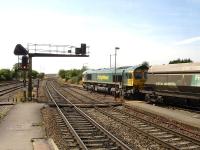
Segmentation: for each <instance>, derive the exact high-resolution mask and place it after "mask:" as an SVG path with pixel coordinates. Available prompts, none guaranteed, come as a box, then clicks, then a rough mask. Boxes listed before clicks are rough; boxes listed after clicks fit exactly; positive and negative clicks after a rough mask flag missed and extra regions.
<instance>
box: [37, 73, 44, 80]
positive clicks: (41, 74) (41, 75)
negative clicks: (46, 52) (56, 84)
mask: <svg viewBox="0 0 200 150" xmlns="http://www.w3.org/2000/svg"><path fill="white" fill-rule="evenodd" d="M44 76H45V73H43V72H41V73H39V74H38V75H37V77H38V78H39V79H43V78H44Z"/></svg>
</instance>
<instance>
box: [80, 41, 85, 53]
mask: <svg viewBox="0 0 200 150" xmlns="http://www.w3.org/2000/svg"><path fill="white" fill-rule="evenodd" d="M81 54H82V55H85V54H86V44H84V43H81Z"/></svg>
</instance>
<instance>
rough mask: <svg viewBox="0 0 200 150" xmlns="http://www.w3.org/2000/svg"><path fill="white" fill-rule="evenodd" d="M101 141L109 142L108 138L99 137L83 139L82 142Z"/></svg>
mask: <svg viewBox="0 0 200 150" xmlns="http://www.w3.org/2000/svg"><path fill="white" fill-rule="evenodd" d="M100 142H101V143H102V142H109V139H107V138H105V139H103V138H101V139H85V140H84V143H100Z"/></svg>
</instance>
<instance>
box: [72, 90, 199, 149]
mask: <svg viewBox="0 0 200 150" xmlns="http://www.w3.org/2000/svg"><path fill="white" fill-rule="evenodd" d="M69 89H70V90H71V91H74V92H76V93H79V92H77V91H75V90H72V89H71V88H69ZM79 94H80V93H79ZM81 95H82V96H85V95H84V94H81ZM85 97H86V98H88V99H91V100H95V99H93V98H90V97H88V96H85ZM96 101H98V100H96ZM102 103H103V102H102ZM110 107H111V108H112V109H114V110H116V111H118V112H120V113H122V114H125V115H128V116H131V117H133V118H137V119H138V120H140V121H142V122H145V123H146V124H149V125H151V126H155V127H156V128H159V129H161V130H164V131H167V132H169V133H171V134H173V135H176V136H179V137H181V138H182V139H183V140H187V141H190V142H191V143H194V144H196V145H200V141H199V140H198V139H195V138H192V137H188V136H187V135H184V134H181V133H179V132H176V131H174V130H171V129H168V128H165V127H162V126H160V125H158V124H156V123H153V122H147V121H146V120H145V119H143V118H140V117H138V116H135V115H133V114H129V113H127V112H124V111H122V110H119V109H117V108H115V107H113V106H110ZM95 108H96V109H98V108H97V107H95ZM105 113H106V112H105ZM106 114H108V113H106ZM110 116H112V115H110ZM115 120H118V121H120V122H122V121H121V120H120V119H118V118H116V119H115ZM122 124H124V123H122ZM124 125H127V124H124ZM130 126H131V125H130ZM133 128H135V130H139V132H140V133H143V134H145V135H146V136H150V137H151V138H152V139H154V140H156V141H157V142H158V143H160V144H163V145H165V146H166V147H167V148H170V149H178V148H177V147H176V146H173V145H169V144H168V143H167V142H164V141H162V140H160V139H159V138H157V137H154V136H152V135H151V134H148V133H146V132H144V131H143V130H140V129H138V128H137V127H133Z"/></svg>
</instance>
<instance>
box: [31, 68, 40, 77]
mask: <svg viewBox="0 0 200 150" xmlns="http://www.w3.org/2000/svg"><path fill="white" fill-rule="evenodd" d="M38 74H39V73H38V72H37V71H36V70H32V78H33V79H36V78H37V76H38Z"/></svg>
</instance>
